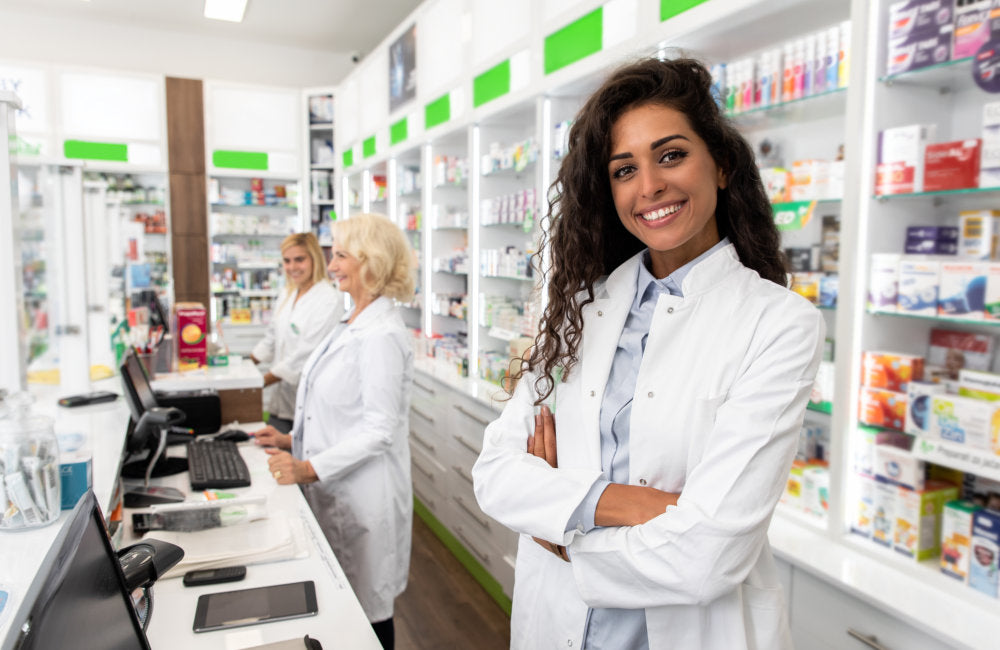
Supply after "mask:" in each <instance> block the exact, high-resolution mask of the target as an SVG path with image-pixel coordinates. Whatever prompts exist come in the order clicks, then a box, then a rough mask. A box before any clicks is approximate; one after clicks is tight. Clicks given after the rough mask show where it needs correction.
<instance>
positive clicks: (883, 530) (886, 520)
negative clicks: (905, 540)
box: [871, 479, 899, 548]
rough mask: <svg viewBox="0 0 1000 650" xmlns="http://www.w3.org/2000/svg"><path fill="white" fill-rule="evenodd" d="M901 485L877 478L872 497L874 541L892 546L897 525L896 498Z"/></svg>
mask: <svg viewBox="0 0 1000 650" xmlns="http://www.w3.org/2000/svg"><path fill="white" fill-rule="evenodd" d="M898 493H899V486H898V485H895V484H893V483H885V482H883V481H879V480H877V479H876V480H875V492H874V495H873V498H872V512H873V514H872V537H871V538H872V541H873V542H875V543H876V544H881V545H882V546H886V547H888V548H892V543H893V535H894V532H895V526H896V498H897V495H898Z"/></svg>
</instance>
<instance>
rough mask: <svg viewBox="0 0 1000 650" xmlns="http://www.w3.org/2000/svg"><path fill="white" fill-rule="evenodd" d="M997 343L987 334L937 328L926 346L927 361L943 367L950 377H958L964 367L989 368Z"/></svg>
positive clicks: (928, 363) (930, 364) (973, 368)
mask: <svg viewBox="0 0 1000 650" xmlns="http://www.w3.org/2000/svg"><path fill="white" fill-rule="evenodd" d="M994 347H995V343H994V339H993V337H992V336H990V335H988V334H975V333H973V332H960V331H958V330H949V329H943V328H934V329H932V330H931V337H930V345H929V346H928V348H927V365H928V366H940V367H943V368H944V369H945V371H946V372H947V376H948V378H950V379H958V373H959V371H961V370H962V368H971V369H972V370H989V369H990V366H991V365H992V363H993V350H994Z"/></svg>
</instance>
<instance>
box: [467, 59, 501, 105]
mask: <svg viewBox="0 0 1000 650" xmlns="http://www.w3.org/2000/svg"><path fill="white" fill-rule="evenodd" d="M509 92H510V59H507V60H506V61H502V62H500V63H498V64H496V65H495V66H493V67H492V68H490V69H489V70H487V71H486V72H484V73H482V74H480V75H478V76H477V77H476V78H475V79H473V80H472V105H473V106H474V107H477V108H478V107H479V106H482V105H483V104H485V103H486V102H489V101H493V100H494V99H496V98H497V97H502V96H504V95H506V94H507V93H509Z"/></svg>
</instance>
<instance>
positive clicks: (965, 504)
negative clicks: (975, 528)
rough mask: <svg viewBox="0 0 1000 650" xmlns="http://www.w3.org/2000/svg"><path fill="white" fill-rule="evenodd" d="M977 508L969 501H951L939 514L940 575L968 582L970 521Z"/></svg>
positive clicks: (970, 546)
mask: <svg viewBox="0 0 1000 650" xmlns="http://www.w3.org/2000/svg"><path fill="white" fill-rule="evenodd" d="M978 510H979V507H978V506H976V504H974V503H972V502H971V501H966V500H957V499H956V500H953V501H949V502H948V503H946V504H944V510H943V512H942V513H941V573H943V574H945V575H946V576H948V577H951V578H955V579H956V580H961V581H962V582H968V580H969V556H970V555H971V553H972V519H973V517H974V516H975V514H976V511H978Z"/></svg>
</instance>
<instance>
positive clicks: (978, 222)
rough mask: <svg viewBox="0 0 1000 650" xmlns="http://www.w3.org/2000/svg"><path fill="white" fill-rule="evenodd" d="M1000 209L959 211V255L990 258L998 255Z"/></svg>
mask: <svg viewBox="0 0 1000 650" xmlns="http://www.w3.org/2000/svg"><path fill="white" fill-rule="evenodd" d="M998 240H1000V210H964V211H962V212H959V213H958V255H959V256H960V257H963V258H965V259H970V260H988V259H993V258H995V257H996V255H997V244H998Z"/></svg>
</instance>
